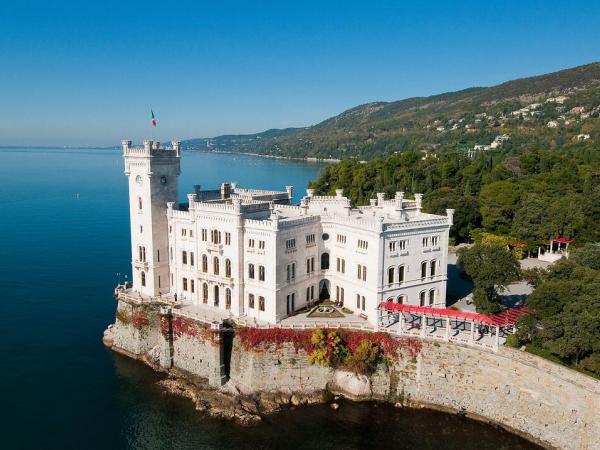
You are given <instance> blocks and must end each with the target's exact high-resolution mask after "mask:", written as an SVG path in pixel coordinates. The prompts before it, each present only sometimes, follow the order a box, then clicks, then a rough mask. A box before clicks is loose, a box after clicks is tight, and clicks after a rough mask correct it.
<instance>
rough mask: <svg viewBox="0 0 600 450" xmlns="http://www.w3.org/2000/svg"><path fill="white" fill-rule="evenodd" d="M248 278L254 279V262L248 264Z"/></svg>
mask: <svg viewBox="0 0 600 450" xmlns="http://www.w3.org/2000/svg"><path fill="white" fill-rule="evenodd" d="M248 278H250V279H251V280H254V264H248Z"/></svg>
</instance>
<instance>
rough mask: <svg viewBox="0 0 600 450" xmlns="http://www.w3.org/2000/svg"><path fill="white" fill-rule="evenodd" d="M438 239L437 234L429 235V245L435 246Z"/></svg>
mask: <svg viewBox="0 0 600 450" xmlns="http://www.w3.org/2000/svg"><path fill="white" fill-rule="evenodd" d="M438 240H439V237H438V236H431V245H432V246H433V247H435V246H436V245H438Z"/></svg>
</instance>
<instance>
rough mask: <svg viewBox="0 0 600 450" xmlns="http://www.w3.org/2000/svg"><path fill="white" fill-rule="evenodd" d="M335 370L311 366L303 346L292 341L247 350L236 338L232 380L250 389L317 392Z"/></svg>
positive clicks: (323, 387)
mask: <svg viewBox="0 0 600 450" xmlns="http://www.w3.org/2000/svg"><path fill="white" fill-rule="evenodd" d="M332 372H333V371H332V370H331V369H327V368H322V367H318V366H315V365H311V364H309V362H308V355H307V354H306V352H305V351H304V350H302V349H298V351H296V350H295V349H294V347H293V345H291V344H283V345H281V346H279V347H277V346H275V345H270V346H260V347H258V348H255V349H254V350H253V351H247V350H245V349H244V346H243V344H242V342H241V341H240V338H239V337H238V336H235V337H234V341H233V351H232V353H231V373H230V377H231V380H232V381H233V382H234V383H235V384H236V385H238V386H240V387H241V388H245V389H244V390H246V391H277V390H280V391H291V392H300V391H304V392H313V391H319V390H324V389H326V387H327V384H328V383H329V381H330V380H331V377H332Z"/></svg>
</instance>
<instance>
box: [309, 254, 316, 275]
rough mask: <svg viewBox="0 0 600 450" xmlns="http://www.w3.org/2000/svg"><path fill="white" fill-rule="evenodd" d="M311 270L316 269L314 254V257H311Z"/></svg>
mask: <svg viewBox="0 0 600 450" xmlns="http://www.w3.org/2000/svg"><path fill="white" fill-rule="evenodd" d="M310 271H311V272H314V271H315V257H314V256H313V257H312V258H310Z"/></svg>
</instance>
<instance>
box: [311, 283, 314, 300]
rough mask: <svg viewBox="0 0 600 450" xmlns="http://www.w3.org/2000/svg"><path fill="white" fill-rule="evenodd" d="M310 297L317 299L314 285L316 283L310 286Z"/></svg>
mask: <svg viewBox="0 0 600 450" xmlns="http://www.w3.org/2000/svg"><path fill="white" fill-rule="evenodd" d="M310 299H311V300H314V299H315V286H314V284H313V285H312V286H311V287H310Z"/></svg>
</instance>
